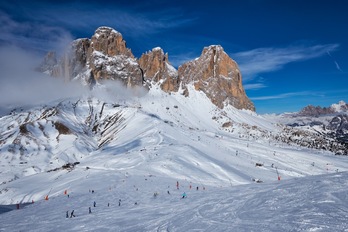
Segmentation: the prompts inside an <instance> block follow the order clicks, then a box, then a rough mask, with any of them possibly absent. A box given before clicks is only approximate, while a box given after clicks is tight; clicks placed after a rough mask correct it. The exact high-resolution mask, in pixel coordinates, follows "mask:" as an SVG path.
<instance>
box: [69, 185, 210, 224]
mask: <svg viewBox="0 0 348 232" xmlns="http://www.w3.org/2000/svg"><path fill="white" fill-rule="evenodd" d="M179 187H180V185H179V181H177V182H176V188H177V189H178V190H179V189H180V188H179ZM168 188H169V186H168ZM189 188H190V189H191V188H192V185H191V184H190V186H189ZM137 190H138V189H137ZM196 190H199V187H198V186H197V187H196ZM203 190H205V187H203ZM89 192H90V193H94V192H95V191H94V190H89ZM65 194H66V192H65ZM167 194H168V195H171V194H170V192H169V190H167ZM158 195H159V194H158V192H154V194H153V196H154V198H157V196H158ZM185 198H187V194H186V192H185V191H184V192H183V193H182V195H181V199H185ZM134 205H138V202H135V204H134ZM107 206H108V207H110V203H108V204H107ZM118 206H121V199H119V200H118ZM93 207H97V203H96V201H93ZM74 212H75V211H74V210H72V211H71V213H70V215H69V210H68V211H66V218H73V217H75V214H74ZM91 213H92V208H91V207H90V206H89V207H88V214H91Z"/></svg>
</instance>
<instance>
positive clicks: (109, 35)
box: [91, 27, 134, 58]
mask: <svg viewBox="0 0 348 232" xmlns="http://www.w3.org/2000/svg"><path fill="white" fill-rule="evenodd" d="M91 45H92V47H93V49H94V50H95V51H99V52H102V53H103V54H104V55H107V56H117V55H125V56H127V57H132V58H134V56H133V54H132V52H131V50H130V49H128V48H127V46H126V41H125V40H123V37H122V34H121V33H120V32H118V31H116V30H114V29H112V28H111V27H99V28H98V29H97V30H96V31H95V33H94V35H93V36H92V38H91Z"/></svg>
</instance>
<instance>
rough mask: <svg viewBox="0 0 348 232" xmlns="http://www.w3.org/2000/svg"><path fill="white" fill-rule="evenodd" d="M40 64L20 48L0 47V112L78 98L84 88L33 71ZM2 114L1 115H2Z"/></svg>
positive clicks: (37, 58)
mask: <svg viewBox="0 0 348 232" xmlns="http://www.w3.org/2000/svg"><path fill="white" fill-rule="evenodd" d="M40 61H41V57H37V56H35V55H33V54H32V53H29V52H27V51H24V50H22V49H20V48H17V47H14V46H10V47H0V69H1V76H0V106H1V108H2V109H1V110H2V111H4V110H6V111H8V110H9V109H12V108H15V107H22V106H35V105H41V104H46V103H49V102H52V101H56V100H59V99H62V98H66V97H79V96H81V95H83V94H85V93H86V89H85V88H83V87H82V85H80V84H78V83H72V82H69V83H64V81H63V80H62V79H59V78H52V77H49V76H47V75H44V74H41V73H38V72H36V71H35V70H34V69H35V68H36V67H37V66H38V64H39V63H40ZM2 113H3V112H2Z"/></svg>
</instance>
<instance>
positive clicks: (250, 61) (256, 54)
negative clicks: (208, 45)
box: [231, 44, 339, 81]
mask: <svg viewBox="0 0 348 232" xmlns="http://www.w3.org/2000/svg"><path fill="white" fill-rule="evenodd" d="M338 47H339V45H338V44H324V45H313V46H290V47H285V48H257V49H253V50H250V51H244V52H238V53H234V54H232V55H231V56H232V57H233V58H234V59H235V60H236V61H237V62H238V64H239V67H240V69H241V71H242V73H243V78H244V80H245V81H247V80H251V79H253V78H255V77H256V76H257V75H259V74H260V73H266V72H272V71H276V70H279V69H281V68H283V67H284V65H286V64H288V63H291V62H298V61H304V60H309V59H313V58H317V57H320V56H323V55H325V54H327V52H332V51H335V50H337V49H338Z"/></svg>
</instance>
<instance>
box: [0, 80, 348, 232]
mask: <svg viewBox="0 0 348 232" xmlns="http://www.w3.org/2000/svg"><path fill="white" fill-rule="evenodd" d="M189 88H190V92H191V94H190V96H189V97H185V96H184V95H182V94H181V91H184V90H179V91H178V93H171V94H168V93H165V92H163V91H162V90H161V87H160V86H159V85H157V86H153V87H152V88H151V89H150V91H149V92H148V94H147V95H145V96H143V97H128V96H127V97H118V98H115V99H114V100H112V101H111V100H109V101H108V100H106V99H104V100H101V98H99V97H97V96H94V97H92V96H89V97H85V98H81V99H66V100H64V101H61V102H56V103H51V104H50V105H46V106H39V107H37V108H33V109H31V110H28V111H25V110H23V111H20V110H18V111H17V110H14V111H12V112H11V114H9V115H7V116H4V117H2V118H0V136H1V138H0V141H1V144H0V149H1V158H0V167H1V175H0V178H1V180H0V181H1V184H0V202H1V203H2V204H16V203H20V208H22V203H24V202H32V201H34V202H35V203H34V204H33V205H30V206H27V207H25V208H24V210H19V211H12V212H8V213H5V214H2V215H1V217H0V224H1V227H0V228H1V230H2V231H7V230H11V229H12V228H15V229H14V231H22V230H26V229H29V230H31V231H56V230H57V229H58V225H59V228H64V229H66V230H68V231H81V230H83V231H95V230H106V231H139V230H140V231H190V230H194V229H200V230H203V231H226V230H229V229H236V230H238V231H250V230H256V229H260V231H279V230H282V229H284V230H286V229H287V230H294V231H296V230H298V228H303V229H305V230H309V229H311V230H315V229H317V230H320V229H321V230H326V229H328V228H330V229H332V228H334V229H336V230H338V231H339V230H343V229H344V228H346V226H347V224H346V222H345V216H344V215H345V214H344V212H345V209H347V205H346V200H345V197H344V196H345V195H346V193H345V192H344V190H342V189H341V186H343V185H345V184H346V177H345V176H346V175H347V174H346V173H347V170H348V163H347V162H346V156H335V155H334V153H332V152H330V151H327V150H323V149H313V148H307V147H303V146H300V145H296V144H295V143H287V142H282V141H281V139H279V137H281V136H282V138H283V137H286V136H285V135H286V131H287V130H288V129H286V128H287V127H284V126H283V125H281V124H279V123H277V122H275V121H274V118H273V119H272V120H270V119H267V118H266V117H264V116H260V115H257V114H256V113H254V112H252V111H248V110H237V109H235V108H234V107H231V106H230V107H225V108H224V109H220V108H218V107H216V106H215V105H214V104H212V103H211V101H210V99H209V98H207V97H206V95H205V94H204V93H203V92H200V91H194V87H193V86H191V87H189ZM106 92H107V91H106ZM275 118H276V117H275ZM303 133H304V134H297V138H298V139H301V138H302V139H309V138H311V137H310V136H312V134H311V133H312V131H311V129H310V128H309V129H307V130H305V131H303ZM308 136H309V137H308ZM313 175H314V177H312V176H313ZM176 183H179V189H177V186H176ZM65 190H67V193H68V194H69V196H70V197H69V198H68V197H67V195H64V192H65ZM92 190H93V191H95V193H91V192H90V191H92ZM168 192H169V194H168ZM183 192H186V194H187V195H188V198H187V199H180V198H181V194H182V193H183ZM154 193H158V195H157V196H156V197H155V196H154ZM46 196H47V197H48V199H49V200H48V201H45V200H44V198H45V197H46ZM119 199H122V203H121V204H122V205H121V206H118V201H119ZM93 201H96V202H97V207H96V208H94V207H93ZM108 205H109V206H108ZM338 206H340V207H338ZM88 207H92V214H91V215H89V214H88ZM119 207H121V208H122V210H119V209H120V208H119ZM303 207H305V208H306V210H305V209H304V208H303ZM337 207H338V209H337ZM71 210H75V214H76V216H77V217H76V218H72V219H70V218H65V214H66V211H69V215H70V213H71ZM294 212H296V214H294ZM328 213H329V214H334V215H335V216H332V217H330V219H328V220H323V219H324V218H326V215H327V214H328ZM140 215H141V216H140ZM295 215H296V216H295ZM310 215H312V216H310ZM313 215H315V216H313ZM40 219H41V220H40ZM69 220H70V221H69ZM95 220H97V221H98V223H97V224H96V223H95ZM304 220H306V222H305V221H304ZM324 221H325V223H324ZM45 222H47V223H45Z"/></svg>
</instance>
